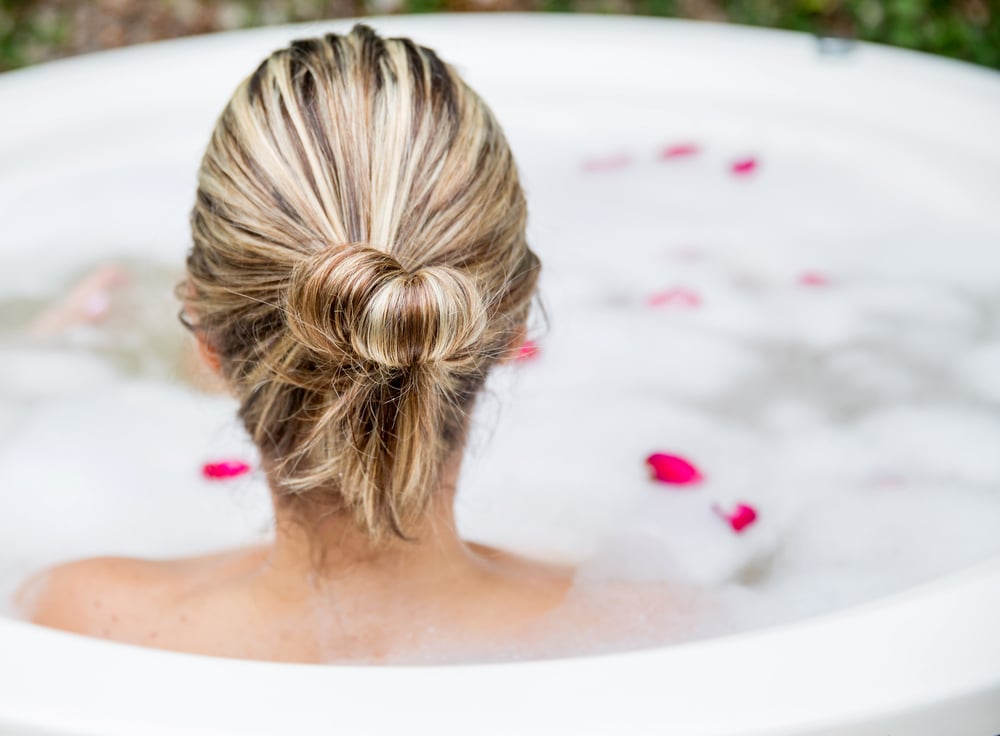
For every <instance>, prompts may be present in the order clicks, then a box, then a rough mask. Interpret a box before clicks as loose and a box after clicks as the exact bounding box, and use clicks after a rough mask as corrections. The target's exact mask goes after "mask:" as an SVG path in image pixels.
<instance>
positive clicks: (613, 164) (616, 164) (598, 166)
mask: <svg viewBox="0 0 1000 736" xmlns="http://www.w3.org/2000/svg"><path fill="white" fill-rule="evenodd" d="M631 163H632V157H631V156H629V155H628V154H627V153H616V154H614V155H611V156H604V157H602V158H591V159H587V160H586V161H584V162H583V170H584V171H613V170H615V169H623V168H625V167H626V166H628V165H629V164H631Z"/></svg>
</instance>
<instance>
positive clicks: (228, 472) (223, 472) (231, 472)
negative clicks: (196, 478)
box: [201, 460, 250, 480]
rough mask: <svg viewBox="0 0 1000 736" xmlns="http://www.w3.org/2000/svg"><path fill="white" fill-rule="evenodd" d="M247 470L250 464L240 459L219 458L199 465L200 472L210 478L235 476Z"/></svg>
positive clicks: (248, 470)
mask: <svg viewBox="0 0 1000 736" xmlns="http://www.w3.org/2000/svg"><path fill="white" fill-rule="evenodd" d="M249 472H250V466H249V465H248V464H246V463H245V462H243V461H242V460H220V461H218V462H214V463H205V464H204V465H203V466H202V467H201V474H202V475H203V476H205V477H206V478H211V479H212V480H225V479H226V478H235V477H236V476H238V475H243V474H244V473H249Z"/></svg>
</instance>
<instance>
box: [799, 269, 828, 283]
mask: <svg viewBox="0 0 1000 736" xmlns="http://www.w3.org/2000/svg"><path fill="white" fill-rule="evenodd" d="M799 283H800V284H802V285H803V286H829V285H830V279H829V278H828V277H827V276H825V275H823V274H821V273H818V272H817V271H806V272H805V273H803V274H801V275H800V276H799Z"/></svg>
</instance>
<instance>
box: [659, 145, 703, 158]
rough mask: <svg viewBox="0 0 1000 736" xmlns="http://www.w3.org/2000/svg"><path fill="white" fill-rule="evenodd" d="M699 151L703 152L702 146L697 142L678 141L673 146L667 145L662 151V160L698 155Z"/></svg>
mask: <svg viewBox="0 0 1000 736" xmlns="http://www.w3.org/2000/svg"><path fill="white" fill-rule="evenodd" d="M699 153H701V147H700V146H698V145H697V144H696V143H678V144H676V145H673V146H666V147H665V148H664V149H663V150H662V151H660V160H661V161H668V160H670V159H677V158H686V157H688V156H696V155H698V154H699Z"/></svg>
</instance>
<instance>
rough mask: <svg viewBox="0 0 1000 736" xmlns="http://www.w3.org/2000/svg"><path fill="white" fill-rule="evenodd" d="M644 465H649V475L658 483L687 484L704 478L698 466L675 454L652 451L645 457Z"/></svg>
mask: <svg viewBox="0 0 1000 736" xmlns="http://www.w3.org/2000/svg"><path fill="white" fill-rule="evenodd" d="M646 465H648V466H649V469H650V477H651V478H652V479H653V480H656V481H659V482H660V483H670V484H673V485H689V484H692V483H698V482H700V481H702V480H703V479H704V476H702V474H701V472H700V471H699V470H698V468H696V467H695V466H694V465H692V464H691V463H690V462H688V461H687V460H685V459H684V458H682V457H678V456H677V455H668V454H667V453H664V452H654V453H653V454H652V455H650V456H649V457H647V458H646Z"/></svg>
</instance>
